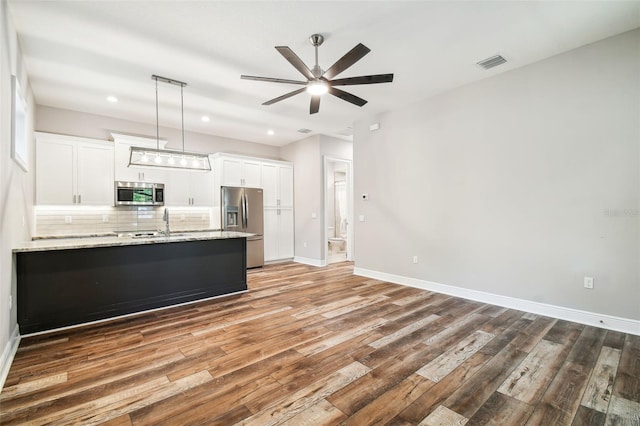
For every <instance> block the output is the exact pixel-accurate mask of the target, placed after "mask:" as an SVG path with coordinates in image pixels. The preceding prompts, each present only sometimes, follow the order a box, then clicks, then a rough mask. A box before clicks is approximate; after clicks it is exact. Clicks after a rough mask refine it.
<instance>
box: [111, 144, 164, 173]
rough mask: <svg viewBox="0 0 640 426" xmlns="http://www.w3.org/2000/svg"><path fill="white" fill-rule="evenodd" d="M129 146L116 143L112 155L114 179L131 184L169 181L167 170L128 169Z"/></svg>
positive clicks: (150, 168)
mask: <svg viewBox="0 0 640 426" xmlns="http://www.w3.org/2000/svg"><path fill="white" fill-rule="evenodd" d="M130 147H131V145H130V144H127V143H122V142H119V143H116V144H115V154H114V162H115V164H114V168H115V179H116V180H120V181H125V182H128V181H131V182H151V183H166V182H167V181H168V180H169V173H167V170H165V169H160V168H153V167H149V168H140V167H129V155H130V154H129V148H130Z"/></svg>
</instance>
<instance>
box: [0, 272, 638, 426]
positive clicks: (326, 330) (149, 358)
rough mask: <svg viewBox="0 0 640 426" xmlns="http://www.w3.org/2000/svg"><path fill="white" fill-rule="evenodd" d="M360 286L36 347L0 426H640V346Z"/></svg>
mask: <svg viewBox="0 0 640 426" xmlns="http://www.w3.org/2000/svg"><path fill="white" fill-rule="evenodd" d="M352 272H353V265H352V264H350V263H346V262H345V263H338V264H333V265H331V266H329V267H327V268H314V267H310V266H305V265H300V264H295V263H286V264H280V265H271V266H267V267H265V268H263V269H261V270H254V271H251V272H250V273H249V289H250V290H249V292H247V293H245V294H242V295H236V296H229V297H226V298H221V299H217V300H212V301H207V302H200V303H196V304H192V305H188V306H183V307H177V308H171V309H167V310H163V311H157V312H153V313H147V314H141V315H138V316H135V317H130V318H126V319H120V320H114V321H111V322H107V323H102V324H96V325H91V326H85V327H80V328H75V329H72V330H67V331H61V332H56V333H50V334H47V335H41V336H34V337H31V338H25V339H23V340H22V342H21V343H20V347H19V349H18V353H17V355H16V357H15V360H14V362H13V365H12V367H11V370H10V372H9V376H8V378H7V381H6V384H5V387H4V389H3V391H2V393H1V394H0V423H2V424H6V425H10V424H32V425H40V424H64V425H69V424H83V425H88V424H108V425H131V424H133V425H151V424H153V425H158V424H167V425H187V424H219V425H233V424H242V425H334V424H344V425H369V424H375V425H383V424H389V425H395V426H400V425H463V424H467V425H485V424H488V425H640V337H638V336H632V335H626V334H623V333H618V332H612V331H606V330H603V329H599V328H593V327H588V326H584V325H580V324H575V323H571V322H568V321H561V320H555V319H552V318H547V317H543V316H538V315H533V314H529V313H525V312H520V311H515V310H510V309H505V308H500V307H496V306H491V305H485V304H482V303H478V302H473V301H468V300H464V299H458V298H455V297H450V296H446V295H442V294H437V293H431V292H428V291H422V290H418V289H414V288H409V287H402V286H399V285H394V284H390V283H385V282H382V281H377V280H372V279H367V278H362V277H356V276H353V275H352Z"/></svg>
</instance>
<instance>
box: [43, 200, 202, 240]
mask: <svg viewBox="0 0 640 426" xmlns="http://www.w3.org/2000/svg"><path fill="white" fill-rule="evenodd" d="M164 209H165V208H164V207H80V206H36V208H35V238H42V237H62V236H75V235H78V236H80V235H101V234H109V233H114V232H136V231H156V230H158V229H164V222H163V221H162V215H163V213H164ZM167 209H168V210H169V223H170V225H171V230H172V231H191V230H203V229H210V228H211V223H212V222H211V219H212V217H211V215H212V208H209V207H167Z"/></svg>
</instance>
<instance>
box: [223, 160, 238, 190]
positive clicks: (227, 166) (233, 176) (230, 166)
mask: <svg viewBox="0 0 640 426" xmlns="http://www.w3.org/2000/svg"><path fill="white" fill-rule="evenodd" d="M221 169H222V176H221V182H222V185H223V186H241V185H242V161H240V160H236V159H231V158H223V159H222V167H221Z"/></svg>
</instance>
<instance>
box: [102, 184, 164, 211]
mask: <svg viewBox="0 0 640 426" xmlns="http://www.w3.org/2000/svg"><path fill="white" fill-rule="evenodd" d="M114 205H116V206H164V184H163V183H149V182H122V181H116V182H115V201H114Z"/></svg>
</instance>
